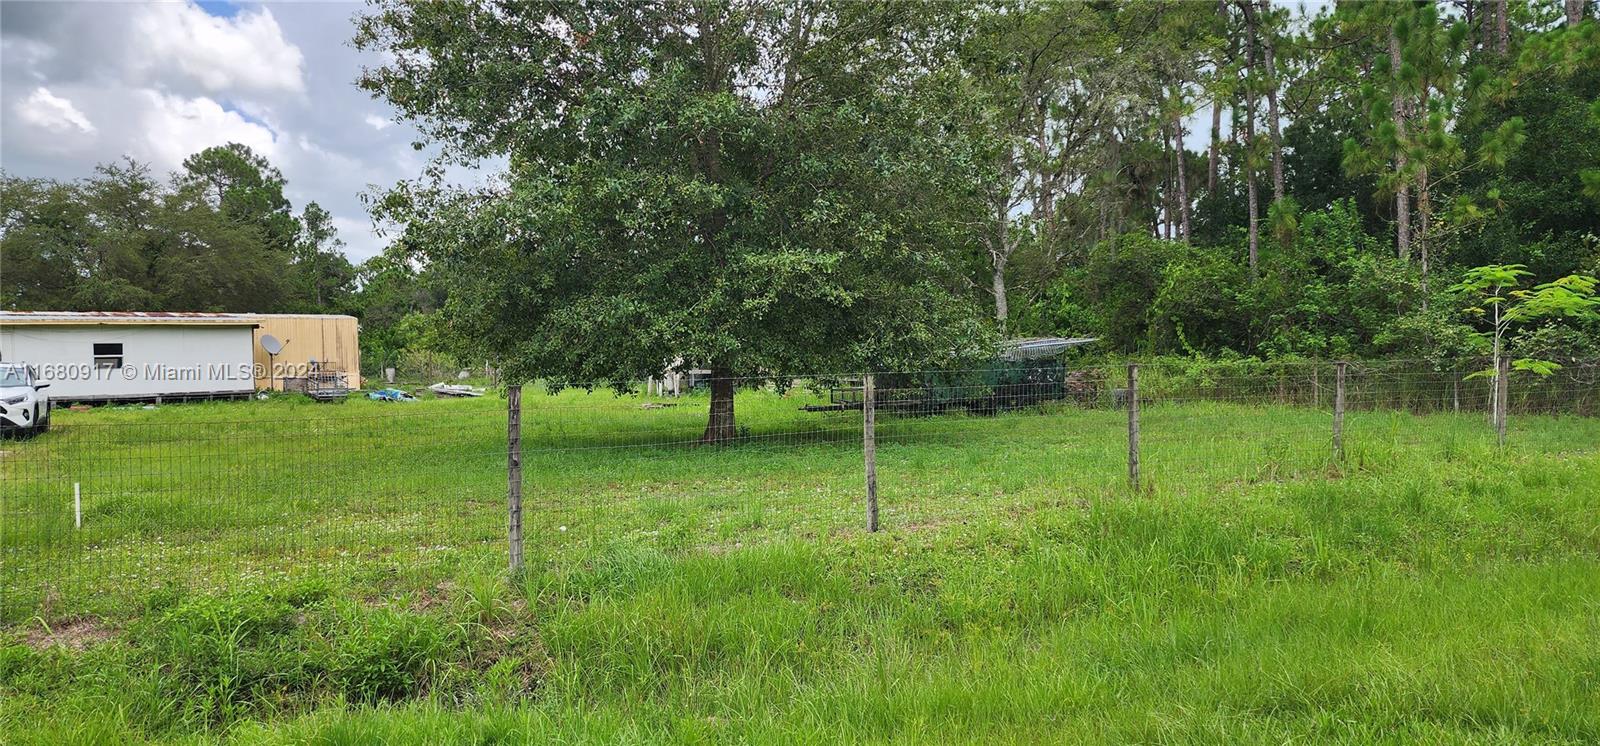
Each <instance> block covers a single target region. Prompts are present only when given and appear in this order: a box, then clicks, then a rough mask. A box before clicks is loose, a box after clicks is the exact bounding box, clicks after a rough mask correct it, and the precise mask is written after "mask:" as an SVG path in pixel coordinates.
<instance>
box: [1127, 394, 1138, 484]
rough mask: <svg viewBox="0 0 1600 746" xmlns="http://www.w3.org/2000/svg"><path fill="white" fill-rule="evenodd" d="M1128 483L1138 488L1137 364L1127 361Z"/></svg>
mask: <svg viewBox="0 0 1600 746" xmlns="http://www.w3.org/2000/svg"><path fill="white" fill-rule="evenodd" d="M1128 484H1129V485H1130V486H1132V487H1133V488H1134V489H1135V490H1137V489H1139V365H1138V363H1128Z"/></svg>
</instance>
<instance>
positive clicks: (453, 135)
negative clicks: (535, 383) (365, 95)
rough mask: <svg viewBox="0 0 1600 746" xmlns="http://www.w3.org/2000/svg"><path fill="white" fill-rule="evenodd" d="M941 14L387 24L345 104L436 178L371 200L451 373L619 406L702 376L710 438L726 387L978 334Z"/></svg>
mask: <svg viewBox="0 0 1600 746" xmlns="http://www.w3.org/2000/svg"><path fill="white" fill-rule="evenodd" d="M946 12H956V11H953V10H952V9H945V8H938V7H932V6H919V5H913V4H905V3H859V2H841V3H836V4H835V3H791V4H776V3H768V2H738V3H719V2H708V3H686V2H618V3H605V2H600V3H590V2H553V3H523V2H453V3H421V4H410V3H401V2H380V3H378V4H377V5H376V6H374V8H372V9H371V10H370V11H369V12H368V13H367V14H366V15H364V16H363V17H362V18H360V19H359V21H358V24H359V32H358V35H357V37H356V43H357V45H358V46H360V47H362V48H365V49H369V50H376V51H380V52H383V53H384V54H385V59H386V62H385V63H384V64H383V65H381V66H378V67H374V68H371V69H368V70H366V71H365V72H364V75H363V77H362V79H361V84H362V85H363V86H364V87H366V88H367V89H368V90H370V91H372V92H373V93H374V94H375V95H376V96H378V97H381V98H383V99H385V100H387V101H389V102H390V103H391V104H393V105H394V106H395V107H396V108H397V109H398V110H399V111H400V113H401V114H402V115H403V116H404V117H407V118H409V119H411V120H413V121H414V122H416V123H417V125H418V126H419V128H420V129H421V131H422V132H423V133H425V136H426V138H427V139H428V140H430V142H431V143H432V144H435V145H437V146H439V148H440V152H441V153H442V156H441V160H442V161H458V162H466V161H475V160H479V159H487V158H504V159H505V160H506V162H507V163H508V164H509V165H508V168H507V170H506V173H505V175H504V177H503V178H502V179H499V180H498V181H497V182H496V183H495V184H493V185H492V186H489V187H485V188H473V189H456V188H449V187H446V186H445V185H444V184H443V183H442V182H441V180H440V179H439V178H437V176H438V170H437V169H435V170H433V171H432V172H430V173H429V174H424V175H422V176H421V177H420V178H419V179H418V180H417V181H414V182H411V183H407V184H402V185H400V186H398V187H397V188H395V189H394V190H392V191H390V192H389V193H388V194H386V195H384V196H383V198H382V199H381V200H380V201H379V203H378V205H377V210H376V212H377V214H378V215H379V216H380V217H382V218H385V219H388V220H393V221H395V222H397V223H399V224H401V225H403V226H404V235H403V236H402V240H401V241H399V242H398V244H397V245H399V246H401V247H403V250H405V251H407V252H410V256H409V258H410V259H411V260H413V261H415V262H418V263H419V264H422V265H426V266H430V267H433V268H434V269H436V270H439V271H438V272H437V276H439V277H442V278H446V282H447V284H448V285H449V287H448V298H449V299H448V301H447V303H446V305H445V307H444V309H443V312H444V319H445V323H446V325H447V328H448V330H449V333H450V336H451V338H452V339H454V340H455V341H456V343H457V344H459V345H460V347H461V351H462V352H463V353H470V354H472V355H473V356H475V357H476V356H482V357H486V358H488V359H490V360H493V361H496V362H497V363H498V364H499V365H500V366H502V367H503V369H504V370H505V372H506V374H507V376H508V379H509V380H512V381H519V380H532V379H536V378H542V379H545V380H546V381H548V382H550V383H552V384H553V385H557V386H559V385H566V384H578V383H582V384H593V383H608V384H610V385H612V386H614V387H617V388H619V389H620V388H624V387H626V386H628V385H630V382H632V381H637V380H639V379H640V378H642V377H645V376H648V375H652V374H656V373H659V372H660V371H661V369H662V367H663V366H664V365H669V364H673V363H674V361H677V362H676V364H677V365H678V366H680V367H701V368H709V369H710V370H712V371H713V378H714V382H713V386H712V404H711V414H710V418H709V422H708V424H707V427H706V431H705V434H704V439H705V440H707V441H720V440H725V439H728V438H731V437H733V436H734V435H735V434H736V432H737V430H736V428H735V424H734V412H733V393H734V388H735V385H736V381H737V380H739V379H741V378H745V377H778V376H787V375H792V374H794V373H798V372H807V371H819V370H827V371H839V370H863V369H867V368H875V367H880V366H895V367H904V366H912V365H921V364H927V363H933V362H938V361H942V360H947V359H949V358H950V357H951V356H952V355H954V354H957V353H959V352H961V351H962V350H964V349H971V348H972V347H974V346H975V343H976V342H977V341H978V340H980V339H981V337H982V335H983V329H984V327H983V325H982V324H981V322H979V321H978V319H979V317H980V313H979V311H978V309H977V307H976V304H975V303H973V302H972V301H971V300H970V299H969V296H970V295H971V294H970V293H968V292H966V291H967V288H966V286H965V282H966V280H965V277H964V275H963V274H962V271H961V269H962V268H961V266H960V262H959V257H960V252H959V241H960V232H959V228H960V226H961V224H962V223H963V222H964V221H965V219H966V217H967V216H968V213H969V211H971V210H973V209H975V205H976V204H977V200H976V197H975V196H974V194H973V192H974V190H973V189H972V188H971V187H970V186H969V185H970V184H971V183H972V181H973V180H972V178H971V173H972V170H973V169H974V168H978V167H980V166H979V165H978V164H977V163H976V159H974V158H972V157H971V156H970V153H969V150H968V148H967V147H966V146H965V145H964V141H963V140H962V139H961V138H959V137H957V136H955V135H954V134H953V133H957V132H959V131H960V128H959V127H957V126H955V125H953V124H951V123H950V122H951V121H952V120H953V118H955V117H960V116H963V113H962V111H961V107H962V106H963V105H964V104H963V103H962V99H961V98H960V97H958V96H954V95H952V94H950V93H948V91H951V90H953V89H954V87H955V86H953V85H950V84H949V83H950V81H951V80H952V79H953V78H954V77H955V76H954V75H953V74H951V73H949V72H948V71H949V70H951V69H953V67H954V65H953V61H954V54H953V52H954V50H955V49H956V47H957V44H958V39H957V35H958V33H959V31H958V30H959V29H960V28H961V24H959V23H956V22H954V21H953V19H950V18H947V17H945V16H944V15H943V14H944V13H946Z"/></svg>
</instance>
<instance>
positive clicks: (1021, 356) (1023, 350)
mask: <svg viewBox="0 0 1600 746" xmlns="http://www.w3.org/2000/svg"><path fill="white" fill-rule="evenodd" d="M1098 340H1099V337H1027V338H1024V339H1008V340H1006V341H1004V342H1001V343H1000V356H1001V357H1003V358H1005V359H1007V360H1038V359H1040V358H1046V357H1050V356H1052V355H1056V354H1058V353H1060V352H1061V351H1062V350H1066V349H1069V348H1072V347H1080V346H1082V345H1086V344H1089V343H1090V342H1095V341H1098Z"/></svg>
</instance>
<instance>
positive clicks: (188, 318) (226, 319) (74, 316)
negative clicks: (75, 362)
mask: <svg viewBox="0 0 1600 746" xmlns="http://www.w3.org/2000/svg"><path fill="white" fill-rule="evenodd" d="M258 323H260V322H259V321H258V320H257V317H256V315H255V314H241V313H191V312H179V311H0V326H10V325H13V324H16V325H23V324H26V325H31V326H82V325H85V324H134V325H143V326H166V325H181V326H191V325H210V326H255V325H257V324H258Z"/></svg>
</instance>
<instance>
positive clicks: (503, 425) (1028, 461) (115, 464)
mask: <svg viewBox="0 0 1600 746" xmlns="http://www.w3.org/2000/svg"><path fill="white" fill-rule="evenodd" d="M1485 367H1486V365H1485V364H1484V363H1483V362H1482V361H1464V362H1463V363H1461V364H1459V365H1454V366H1449V367H1445V368H1440V367H1438V366H1435V365H1428V364H1422V363H1418V362H1414V361H1386V362H1362V363H1355V362H1352V363H1348V364H1335V363H1320V362H1318V363H1310V362H1306V363H1298V362H1297V363H1273V364H1268V363H1258V362H1257V363H1241V364H1238V365H1231V366H1230V365H1216V364H1206V365H1201V364H1189V363H1173V362H1162V363H1149V364H1143V365H1139V366H1122V365H1116V366H1104V365H1097V366H1073V365H1070V364H1062V363H1059V362H1049V361H1044V362H1040V361H1026V362H1015V363H1006V364H1003V365H996V366H994V367H991V368H984V369H974V370H934V371H901V372H880V373H876V374H873V375H870V376H863V375H848V374H842V375H824V376H810V377H803V378H785V379H782V380H774V379H772V378H748V379H739V380H737V381H734V382H733V383H734V384H735V387H734V388H735V390H736V391H737V393H736V395H735V406H734V410H733V420H734V421H733V426H732V427H731V428H728V429H726V430H723V431H721V434H722V435H723V436H724V437H721V438H714V439H710V440H708V439H707V437H706V435H707V431H708V428H707V423H708V416H709V414H710V412H711V409H712V405H711V401H710V396H709V394H708V393H707V392H706V391H704V390H690V391H688V392H687V393H686V394H685V395H682V396H659V395H652V394H646V393H641V392H642V391H643V389H642V387H641V389H640V391H636V392H632V393H627V394H621V395H619V394H615V393H612V392H609V391H605V390H593V391H591V390H584V389H566V390H563V391H559V392H555V393H549V392H545V391H544V390H542V389H541V388H539V387H528V388H527V389H526V392H525V394H524V395H520V396H517V397H514V398H513V397H507V396H502V395H500V394H497V393H494V392H491V393H489V394H488V395H486V396H483V397H478V398H459V399H443V398H441V399H438V400H428V401H418V402H404V403H402V402H379V401H371V400H367V399H355V400H351V401H348V402H345V403H339V404H312V403H309V402H300V401H296V400H293V399H284V398H279V399H274V400H272V401H265V402H259V401H248V402H227V403H208V404H185V405H168V406H161V407H141V406H126V407H105V408H100V409H96V410H90V411H62V412H59V413H57V416H56V417H55V418H54V422H55V428H54V429H53V430H51V431H50V432H48V433H45V434H42V435H39V436H36V437H28V438H11V439H8V440H4V441H0V495H3V501H0V622H3V623H17V622H21V621H26V620H29V619H34V618H40V619H46V620H48V619H60V618H64V617H71V616H73V615H83V614H103V613H111V612H114V611H116V610H118V609H121V608H126V607H127V606H128V605H130V604H131V605H136V604H138V603H141V600H140V599H145V598H148V597H149V596H150V595H151V594H153V593H156V592H158V591H160V590H161V589H163V588H167V587H174V588H183V589H226V588H229V587H232V586H234V585H238V584H241V583H252V582H257V581H261V580H272V581H277V580H292V579H296V578H314V579H322V580H330V579H331V580H332V581H334V582H337V583H339V584H341V585H344V586H347V587H348V588H349V589H350V592H351V593H356V594H361V595H363V596H365V597H370V598H382V597H385V596H386V595H389V594H395V593H405V592H413V591H416V590H417V589H426V588H429V587H436V586H437V585H438V584H440V583H447V582H450V580H451V579H452V578H460V577H463V576H465V575H471V574H484V573H502V572H504V571H505V569H506V567H507V564H508V557H511V556H513V553H514V552H517V549H516V546H517V545H518V544H519V543H520V559H521V563H522V565H523V568H524V571H525V572H533V573H546V574H550V573H555V574H560V573H562V572H564V571H566V570H568V569H570V568H586V569H587V570H589V571H591V572H603V571H604V569H605V567H607V566H609V565H607V563H616V562H620V561H623V560H621V559H619V557H624V556H628V555H627V551H628V549H629V548H639V547H643V548H646V549H648V550H649V551H651V552H659V553H669V554H670V553H690V552H704V553H713V554H720V553H726V552H729V551H733V550H737V549H740V548H744V547H754V546H759V545H762V544H768V543H773V542H790V541H815V542H829V541H836V540H840V539H843V538H847V537H851V536H855V535H858V534H861V533H864V532H867V531H868V530H870V529H872V528H874V527H878V526H881V527H882V528H883V529H885V530H887V531H889V532H891V533H901V534H903V533H906V532H922V531H937V530H939V528H940V527H941V526H945V525H948V524H952V523H963V524H978V525H982V524H985V523H990V522H993V523H1006V524H1016V523H1019V522H1027V521H1029V520H1030V517H1031V516H1033V515H1036V514H1038V513H1039V512H1041V511H1050V510H1088V509H1092V506H1093V505H1094V504H1095V503H1096V502H1097V501H1100V500H1122V499H1150V498H1151V497H1157V498H1161V499H1174V500H1190V499H1193V500H1224V501H1225V500H1245V499H1248V495H1249V491H1250V490H1251V489H1256V488H1260V487H1261V486H1262V485H1290V484H1314V483H1316V482H1319V481H1323V480H1330V479H1344V478H1349V477H1351V476H1358V475H1360V474H1362V473H1364V472H1394V471H1404V470H1417V469H1423V468H1425V466H1426V465H1427V464H1428V463H1430V462H1434V461H1440V460H1452V459H1461V458H1476V459H1509V460H1513V461H1514V460H1515V459H1517V458H1521V457H1525V456H1529V455H1555V456H1558V457H1562V456H1564V455H1574V456H1581V457H1586V458H1588V457H1593V456H1594V454H1596V452H1597V451H1600V365H1596V364H1575V365H1568V366H1566V367H1564V368H1562V369H1561V370H1559V371H1557V372H1555V373H1554V374H1551V375H1548V376H1535V375H1532V374H1523V373H1517V374H1512V375H1511V376H1510V377H1508V378H1506V379H1503V380H1504V382H1505V384H1506V385H1505V392H1506V394H1505V396H1503V397H1498V396H1497V395H1496V393H1495V390H1496V389H1495V386H1496V383H1497V381H1496V380H1495V379H1494V378H1492V377H1482V376H1477V375H1473V374H1472V372H1473V371H1478V370H1482V369H1484V368H1485ZM1341 370H1342V372H1341ZM516 399H520V403H519V406H518V407H517V410H516V411H517V415H518V417H517V418H516V419H511V415H510V414H509V408H508V401H514V400H516ZM1498 402H1504V408H1503V409H1504V412H1505V416H1506V419H1507V421H1508V427H1507V434H1506V436H1505V439H1504V444H1503V445H1502V444H1501V442H1500V439H1499V437H1498V435H1497V433H1496V430H1495V427H1494V425H1495V424H1496V422H1495V418H1494V415H1495V413H1496V412H1497V408H1498V404H1497V403H1498ZM869 415H870V416H869ZM868 422H871V423H872V424H871V426H870V427H869V426H868V424H867V423H868ZM1335 423H1338V424H1337V428H1336V424H1335ZM513 424H514V426H513ZM1336 429H1337V431H1338V435H1337V437H1336V435H1335V432H1336ZM1508 463H1510V461H1508ZM869 474H873V475H874V476H875V482H874V480H873V479H869V476H868V475H869ZM1419 478H1420V477H1419ZM518 497H520V510H515V509H514V507H515V502H516V499H517V498H518ZM515 528H520V542H518V541H516V539H517V538H518V537H517V534H518V533H519V532H518V531H516V530H515ZM596 568H598V569H596Z"/></svg>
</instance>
